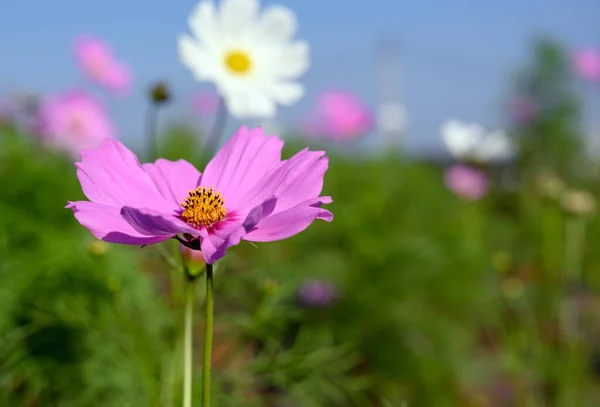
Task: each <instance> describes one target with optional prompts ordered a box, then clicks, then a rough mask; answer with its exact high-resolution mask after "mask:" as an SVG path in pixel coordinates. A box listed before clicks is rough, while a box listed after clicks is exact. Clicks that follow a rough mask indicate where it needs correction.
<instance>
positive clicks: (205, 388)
mask: <svg viewBox="0 0 600 407" xmlns="http://www.w3.org/2000/svg"><path fill="white" fill-rule="evenodd" d="M213 303H214V301H213V267H212V264H207V265H206V321H205V328H204V359H203V365H202V407H210V367H211V360H212V340H213ZM185 407H188V406H185Z"/></svg>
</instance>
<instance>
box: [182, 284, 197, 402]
mask: <svg viewBox="0 0 600 407" xmlns="http://www.w3.org/2000/svg"><path fill="white" fill-rule="evenodd" d="M187 278H188V279H187V281H186V295H185V329H184V344H183V407H191V406H192V374H193V372H192V322H193V318H192V317H193V309H194V288H195V287H196V284H195V278H194V277H190V276H189V275H188V276H187Z"/></svg>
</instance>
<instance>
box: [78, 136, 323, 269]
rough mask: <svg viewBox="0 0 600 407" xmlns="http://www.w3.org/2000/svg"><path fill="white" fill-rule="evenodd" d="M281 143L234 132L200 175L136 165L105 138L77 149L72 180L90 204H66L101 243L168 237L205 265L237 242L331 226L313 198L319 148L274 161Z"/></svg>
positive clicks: (167, 164)
mask: <svg viewBox="0 0 600 407" xmlns="http://www.w3.org/2000/svg"><path fill="white" fill-rule="evenodd" d="M282 147H283V141H282V140H281V139H279V138H278V137H276V136H268V137H265V135H264V133H263V131H262V129H261V128H260V127H258V128H256V129H253V130H248V129H246V128H245V127H242V128H240V130H238V132H237V133H236V134H235V135H234V136H233V137H232V138H231V139H230V140H229V141H228V142H227V144H225V146H224V147H223V148H222V149H221V150H220V151H219V152H218V153H217V154H216V155H215V157H214V158H213V159H212V160H211V161H210V162H209V163H208V165H207V166H206V169H205V170H204V173H203V174H201V173H200V172H199V171H198V170H197V169H196V168H194V167H193V166H192V165H191V164H190V163H188V162H187V161H184V160H179V161H168V160H164V159H159V160H157V161H156V162H155V163H148V164H143V165H141V164H140V163H139V161H138V159H137V158H136V156H135V155H134V154H133V153H132V152H131V151H129V150H128V149H127V148H126V147H125V146H124V145H123V144H121V143H119V142H117V141H112V140H107V141H104V142H103V143H102V144H100V146H99V147H98V148H96V149H94V150H85V151H82V152H81V162H78V163H76V166H77V176H78V177H79V181H80V183H81V187H82V189H83V192H84V193H85V195H86V196H87V198H88V199H89V200H90V201H78V202H69V204H68V205H67V207H68V208H70V209H72V210H73V212H74V214H75V217H76V218H77V220H78V221H79V222H80V223H81V224H82V225H83V226H85V227H86V228H88V229H89V230H90V232H92V234H93V235H94V236H96V237H97V238H99V239H102V240H104V241H107V242H113V243H123V244H130V245H146V244H151V243H158V242H162V241H164V240H167V239H170V238H175V239H177V240H179V242H180V243H182V244H183V245H185V246H187V247H189V248H192V249H196V250H201V251H202V254H203V256H204V260H205V261H206V263H208V264H212V263H214V262H215V261H217V260H219V259H220V258H222V257H223V256H224V255H225V251H226V250H227V248H228V247H230V246H235V245H237V244H238V243H240V241H241V240H242V239H244V240H248V241H253V242H269V241H274V240H280V239H285V238H288V237H290V236H293V235H295V234H296V233H299V232H301V231H302V230H304V229H306V228H307V227H308V226H309V225H310V224H311V223H312V222H313V221H314V220H315V219H322V220H325V221H328V222H329V221H331V220H332V219H333V215H332V213H331V212H329V211H328V210H325V209H322V208H321V206H322V205H323V204H327V203H330V202H332V200H331V197H328V196H324V197H321V196H319V195H320V193H321V190H322V188H323V177H324V175H325V172H326V171H327V167H328V158H327V156H326V155H325V152H324V151H309V150H308V149H304V150H302V151H300V152H299V153H297V154H296V155H294V156H293V157H291V158H290V159H287V160H281V149H282Z"/></svg>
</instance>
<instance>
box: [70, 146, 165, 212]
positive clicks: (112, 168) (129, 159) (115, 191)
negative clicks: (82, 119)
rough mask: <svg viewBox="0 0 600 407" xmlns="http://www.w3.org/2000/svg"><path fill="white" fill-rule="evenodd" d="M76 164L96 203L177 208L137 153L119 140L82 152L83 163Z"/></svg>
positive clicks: (87, 191) (79, 174) (86, 191)
mask: <svg viewBox="0 0 600 407" xmlns="http://www.w3.org/2000/svg"><path fill="white" fill-rule="evenodd" d="M75 165H76V166H77V177H78V178H79V182H80V183H81V189H82V190H83V193H84V194H85V196H87V197H88V199H89V200H90V201H92V202H96V203H100V204H104V205H109V206H115V207H121V206H132V207H148V206H150V207H151V208H153V209H156V210H164V211H169V210H173V204H172V203H170V202H169V201H167V200H166V199H165V198H164V197H163V196H162V194H161V193H160V192H159V190H158V188H157V187H156V185H155V184H154V182H153V181H152V178H150V176H149V175H148V174H147V173H146V172H145V171H144V169H143V168H142V166H141V165H140V163H139V161H138V159H137V157H136V156H135V154H133V153H132V152H131V151H130V150H129V149H127V147H125V146H124V145H123V144H121V143H120V142H118V141H116V140H104V141H103V142H102V143H101V144H100V145H99V146H98V147H97V148H96V149H93V150H83V151H81V162H77V163H75Z"/></svg>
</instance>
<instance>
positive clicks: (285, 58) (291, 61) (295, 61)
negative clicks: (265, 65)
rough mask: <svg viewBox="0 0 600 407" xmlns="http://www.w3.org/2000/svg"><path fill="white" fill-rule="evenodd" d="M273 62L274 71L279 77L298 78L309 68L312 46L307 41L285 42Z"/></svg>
mask: <svg viewBox="0 0 600 407" xmlns="http://www.w3.org/2000/svg"><path fill="white" fill-rule="evenodd" d="M271 63H272V69H273V72H274V73H275V74H276V75H277V76H278V77H279V78H296V77H298V76H300V75H302V74H304V73H305V72H306V71H307V70H308V66H309V65H310V47H309V45H308V43H307V42H306V41H296V42H294V43H292V44H285V47H284V48H281V50H280V51H279V52H278V53H277V54H276V57H274V58H272V60H271Z"/></svg>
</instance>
